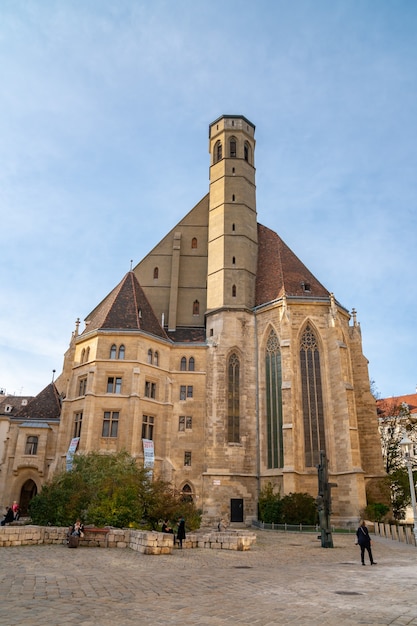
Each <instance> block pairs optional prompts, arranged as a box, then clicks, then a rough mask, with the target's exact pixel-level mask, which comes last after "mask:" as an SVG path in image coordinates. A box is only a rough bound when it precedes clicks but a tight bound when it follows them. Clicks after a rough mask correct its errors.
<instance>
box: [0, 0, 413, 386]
mask: <svg viewBox="0 0 417 626" xmlns="http://www.w3.org/2000/svg"><path fill="white" fill-rule="evenodd" d="M416 33H417V2H415V1H414V0H409V1H405V0H378V2H376V1H375V0H371V1H367V0H343V1H340V0H339V1H338V0H326V1H325V0H294V1H292V2H288V1H287V0H275V1H271V0H257V2H253V1H249V0H240V1H239V0H221V1H220V0H210V1H208V0H207V1H206V0H204V1H203V0H175V1H171V0H165V1H164V0H146V1H145V0H117V2H115V1H114V0H71V1H65V0H62V1H58V0H57V1H52V0H37V1H36V0H35V1H31V0H2V2H1V4H0V79H1V86H2V87H1V96H0V137H1V141H0V159H1V166H0V207H1V222H0V229H1V231H0V232H1V248H0V250H1V263H0V294H1V307H0V387H2V388H4V389H5V390H6V391H7V392H8V393H15V394H18V395H21V394H23V395H35V394H37V393H39V391H41V390H42V389H43V388H44V387H45V386H46V385H47V384H48V383H49V382H50V381H51V379H52V370H53V369H55V370H56V371H57V374H58V373H59V372H60V370H61V367H62V361H63V354H64V352H65V350H66V349H67V347H68V344H69V341H70V337H71V332H72V331H73V329H74V327H75V320H76V318H77V317H80V318H81V319H82V320H83V319H84V318H85V317H86V315H87V314H88V313H89V312H90V311H91V310H92V309H93V308H94V307H95V306H96V305H97V304H98V303H99V302H100V301H101V300H102V298H104V297H105V296H106V295H107V293H108V292H109V291H110V290H111V289H112V288H113V287H114V286H115V285H116V284H117V283H118V282H119V281H120V280H121V278H122V277H123V276H124V274H125V273H126V272H127V271H128V270H129V268H130V260H131V259H133V262H134V264H136V263H137V262H139V261H140V260H141V259H142V258H143V257H144V256H145V255H146V254H147V253H148V252H149V251H150V250H151V249H152V248H153V246H154V245H155V244H156V243H158V241H159V240H160V239H161V238H162V237H163V236H164V235H165V234H166V233H167V232H168V230H170V229H171V228H172V227H173V226H174V225H175V224H176V223H177V222H178V221H179V220H180V219H181V218H182V217H183V216H184V215H185V214H186V213H187V212H188V211H189V210H190V209H191V208H192V207H193V206H194V205H195V204H196V203H197V202H198V201H199V200H200V199H201V198H202V197H203V196H204V195H205V194H206V193H207V191H208V167H209V156H208V125H209V124H210V122H212V121H213V120H215V119H216V118H217V117H219V116H220V115H222V114H241V115H244V116H246V117H247V118H248V119H250V120H251V122H253V123H254V124H255V125H256V140H257V149H256V165H257V208H258V220H259V222H261V223H262V224H264V225H265V226H268V227H269V228H272V229H273V230H275V231H276V232H278V233H279V235H280V236H281V237H282V238H283V239H284V241H285V242H286V243H287V244H288V245H289V246H290V247H291V249H292V250H293V251H294V252H295V253H296V254H297V255H298V256H299V257H300V258H301V260H302V261H303V262H304V263H305V264H306V265H307V267H308V268H309V269H310V270H311V271H312V272H313V274H315V275H316V277H317V278H318V279H319V280H320V281H321V282H322V283H323V284H324V285H325V287H326V288H327V289H328V290H329V291H333V292H334V294H335V296H336V298H337V299H338V300H339V301H340V302H341V303H342V304H343V305H344V306H345V307H346V308H347V309H349V310H351V309H352V308H356V310H357V312H358V321H359V322H360V324H361V328H362V336H363V348H364V353H365V355H366V357H367V358H368V359H369V372H370V376H371V378H372V379H373V380H374V381H375V384H376V387H377V389H378V390H379V392H380V394H381V396H382V397H387V396H391V395H400V394H406V393H414V391H415V388H416V383H417V367H416V347H417V324H416V314H417V289H416V286H415V282H416V258H415V257H416V253H415V250H416V239H417V207H416V204H417V176H416V163H417V159H416V157H417V132H416V130H417V115H416V112H417V58H416V57H417V37H416ZM82 327H83V326H82Z"/></svg>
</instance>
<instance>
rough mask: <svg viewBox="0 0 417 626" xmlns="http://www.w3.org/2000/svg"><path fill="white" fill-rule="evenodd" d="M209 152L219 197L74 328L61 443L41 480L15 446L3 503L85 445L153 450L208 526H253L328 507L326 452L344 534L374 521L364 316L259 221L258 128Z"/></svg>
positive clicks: (234, 120)
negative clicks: (260, 509) (274, 504)
mask: <svg viewBox="0 0 417 626" xmlns="http://www.w3.org/2000/svg"><path fill="white" fill-rule="evenodd" d="M209 153H210V186H209V193H208V194H207V195H206V196H205V197H204V198H203V199H202V200H201V201H200V202H199V203H198V204H197V205H196V206H195V207H194V208H193V209H192V210H191V211H190V212H189V213H188V214H186V215H185V217H184V218H183V219H182V220H181V221H180V222H179V223H178V224H177V225H176V226H175V227H174V228H173V229H172V230H171V231H170V232H169V233H168V234H167V235H166V236H165V237H164V238H163V239H162V240H161V241H160V242H159V243H158V244H157V245H156V246H155V247H154V248H153V250H151V251H150V252H149V254H148V255H147V256H146V257H145V258H144V259H143V260H142V261H141V262H140V263H139V264H138V265H137V266H136V267H134V268H132V270H131V271H129V272H128V273H127V274H126V276H124V277H123V279H122V280H121V282H120V283H119V284H118V285H117V286H116V287H115V288H114V289H113V291H112V292H111V293H110V294H108V295H107V296H106V297H105V298H104V300H103V301H102V302H101V303H100V304H98V306H97V307H96V308H95V309H94V310H93V311H92V312H91V313H90V314H89V315H88V316H87V318H86V320H85V328H84V329H82V330H81V329H80V324H79V322H77V324H76V328H75V331H74V333H73V335H72V338H71V342H70V345H69V348H68V350H67V353H66V354H65V356H64V364H63V370H62V373H61V374H60V375H59V377H58V378H57V380H56V381H55V383H52V384H51V385H50V386H49V387H48V388H47V390H48V389H49V394H54V393H55V391H56V392H57V395H58V397H59V408H58V409H56V410H55V413H58V415H55V418H58V425H57V423H56V422H53V419H52V418H51V417H50V416H49V417H48V416H47V417H46V418H44V420H43V426H44V428H43V430H42V431H41V430H40V432H39V436H42V435H45V432H46V433H47V438H48V437H49V440H48V443H46V442H45V446H44V448H42V450H44V449H45V454H46V453H47V454H48V460H47V462H46V461H45V459H42V463H41V465H42V468H43V469H42V473H40V472H39V470H36V469H34V464H33V458H32V459H31V458H28V457H30V456H31V455H24V454H22V452H23V451H24V449H25V446H24V444H23V443H22V444H21V447H20V448H19V449H18V448H17V447H16V446H14V445H13V444H12V441H13V437H11V438H10V437H9V439H8V440H7V441H6V443H5V449H4V452H3V461H2V466H1V470H2V471H1V473H0V490H1V491H0V497H1V499H2V500H3V501H4V502H5V503H7V502H6V500H10V501H12V500H13V499H19V497H20V490H21V489H22V488H23V485H25V484H26V481H27V478H28V476H29V475H30V480H32V481H33V482H34V483H35V484H36V487H37V489H38V490H39V489H40V488H41V486H42V484H43V483H44V482H45V480H47V478H48V477H50V476H51V475H52V474H53V472H55V471H57V470H59V469H62V468H63V467H65V464H66V462H67V460H68V450H69V447H70V444H71V442H73V444H74V441H75V446H76V450H77V451H78V452H81V453H82V452H88V451H90V450H97V451H100V452H102V453H108V452H115V451H118V450H127V451H128V452H129V453H130V454H131V455H133V456H134V457H136V458H137V459H138V462H140V463H142V462H144V449H145V447H146V446H144V442H145V443H146V445H147V446H148V449H149V446H150V448H151V449H153V472H154V475H156V476H160V477H162V478H163V479H165V480H167V481H169V482H170V483H172V485H173V486H174V487H176V488H177V489H179V490H181V491H183V492H184V493H185V494H187V495H190V496H192V498H193V499H194V501H195V503H196V505H197V506H198V507H199V508H201V509H202V511H203V516H204V520H205V521H206V522H213V521H215V520H218V519H219V518H221V517H226V518H229V519H230V520H231V521H235V522H240V521H242V522H247V523H249V522H250V520H251V519H253V518H256V517H257V502H258V495H259V491H260V489H262V487H263V486H264V485H265V484H266V483H268V482H272V483H273V484H274V485H275V486H276V488H277V489H279V490H280V492H281V494H282V495H284V494H287V493H290V492H308V493H310V494H311V495H313V496H316V495H317V468H316V465H317V464H318V462H319V453H320V451H321V450H323V451H325V453H326V456H327V459H328V467H329V477H330V481H331V482H332V483H336V484H337V487H334V488H333V490H332V496H333V506H332V508H333V517H332V519H333V522H334V523H336V524H343V525H344V524H351V523H356V521H357V519H358V517H359V515H360V511H361V509H363V508H364V507H365V506H366V486H367V484H368V483H369V482H375V481H378V479H379V478H381V477H382V476H383V467H382V456H381V446H380V441H379V434H378V423H377V416H376V408H375V400H374V398H373V396H372V394H371V391H370V383H369V375H368V368H367V360H366V358H365V356H364V355H363V352H362V341H361V330H360V326H359V324H358V322H357V319H356V313H355V312H354V311H353V312H352V314H350V313H349V312H348V311H347V310H346V309H345V308H344V307H343V306H342V305H341V304H340V303H339V302H338V301H337V299H336V298H335V296H334V295H333V293H331V292H329V291H327V289H326V288H325V287H324V286H323V285H322V284H321V283H320V282H319V281H318V280H317V279H316V278H315V276H313V274H312V273H311V272H310V271H309V270H308V269H307V268H306V267H305V265H304V264H303V263H302V262H301V261H300V260H299V259H298V257H297V256H296V255H295V254H294V253H293V252H292V251H291V250H290V249H289V248H288V246H286V244H285V243H284V242H283V241H282V239H281V238H280V237H279V235H278V234H276V233H275V232H273V231H272V230H270V229H269V228H267V227H265V226H262V225H261V224H259V223H258V222H257V208H256V186H255V127H254V125H253V124H252V123H251V122H250V121H249V120H247V119H246V118H245V117H243V116H240V115H236V116H232V115H224V116H222V117H220V118H219V119H217V120H216V121H215V122H213V123H212V124H211V125H210V127H209ZM47 390H44V392H43V393H46V392H47ZM24 417H25V420H23V418H22V416H21V417H20V418H19V416H16V417H10V418H9V422H10V426H9V431H10V433H11V432H12V431H13V429H14V430H15V431H16V432H17V431H18V430H19V429H21V428H22V424H23V423H26V424H27V423H28V422H29V425H30V423H31V420H33V423H34V424H35V421H36V422H38V423H40V422H42V419H41V416H40V415H36V414H35V412H33V413H31V412H30V402H29V403H28V406H27V407H26V415H25V416H24ZM19 419H20V422H19ZM48 419H50V420H51V425H50V426H48V429H46V430H45V423H48V421H47V420H48ZM52 422H53V423H52ZM25 428H26V429H27V428H28V426H25ZM25 432H28V431H25ZM34 432H35V431H34ZM35 436H36V435H35ZM22 437H24V436H23V435H22ZM14 438H15V439H16V440H17V439H18V437H17V436H15V437H14ZM22 442H23V439H22ZM149 442H151V443H149ZM46 450H47V451H48V452H46ZM42 454H44V453H43V452H42ZM32 456H33V455H32ZM30 463H32V465H30ZM1 494H3V495H1Z"/></svg>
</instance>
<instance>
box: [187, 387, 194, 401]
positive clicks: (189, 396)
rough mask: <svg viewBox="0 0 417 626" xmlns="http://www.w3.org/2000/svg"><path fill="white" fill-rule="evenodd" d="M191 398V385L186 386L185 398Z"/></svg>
mask: <svg viewBox="0 0 417 626" xmlns="http://www.w3.org/2000/svg"><path fill="white" fill-rule="evenodd" d="M192 397H193V386H192V385H188V387H187V398H192Z"/></svg>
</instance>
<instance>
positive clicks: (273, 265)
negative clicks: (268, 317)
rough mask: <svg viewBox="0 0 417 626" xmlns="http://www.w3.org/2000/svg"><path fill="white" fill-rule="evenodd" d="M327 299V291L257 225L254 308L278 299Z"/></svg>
mask: <svg viewBox="0 0 417 626" xmlns="http://www.w3.org/2000/svg"><path fill="white" fill-rule="evenodd" d="M284 295H286V296H302V297H303V298H308V297H310V298H312V299H315V298H320V297H328V296H329V292H328V291H327V289H326V288H325V287H323V285H322V284H321V283H320V282H319V281H318V280H317V278H316V277H315V276H314V275H313V274H312V273H311V272H310V270H308V269H307V268H306V266H305V265H304V263H302V262H301V261H300V259H299V258H298V257H297V256H296V255H295V254H294V252H292V250H290V248H289V247H288V246H287V245H286V244H285V243H284V242H283V240H282V239H281V237H279V235H277V233H275V232H274V231H273V230H270V229H269V228H267V227H266V226H262V224H258V269H257V277H256V295H255V305H256V306H260V305H261V304H266V303H267V302H272V301H274V300H277V299H278V298H281V297H282V296H284Z"/></svg>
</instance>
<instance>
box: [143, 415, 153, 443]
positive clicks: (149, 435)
mask: <svg viewBox="0 0 417 626" xmlns="http://www.w3.org/2000/svg"><path fill="white" fill-rule="evenodd" d="M154 421H155V418H154V417H152V416H151V415H143V416H142V439H153V427H154Z"/></svg>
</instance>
